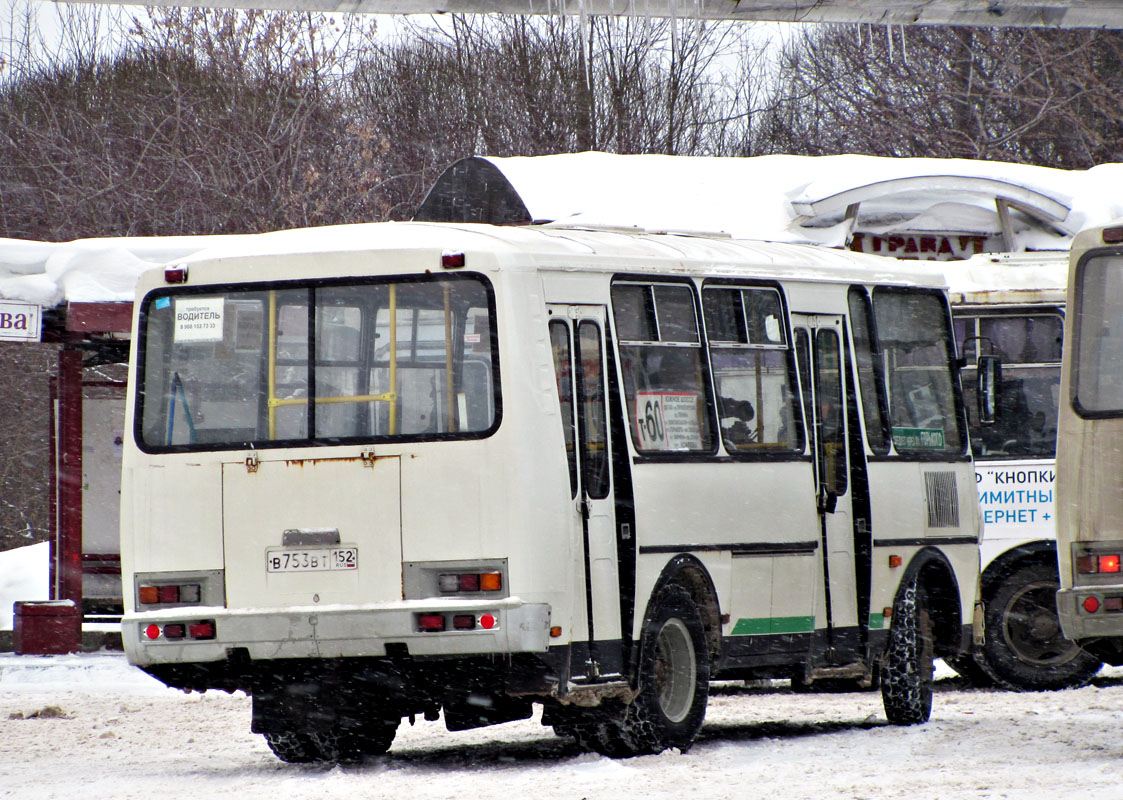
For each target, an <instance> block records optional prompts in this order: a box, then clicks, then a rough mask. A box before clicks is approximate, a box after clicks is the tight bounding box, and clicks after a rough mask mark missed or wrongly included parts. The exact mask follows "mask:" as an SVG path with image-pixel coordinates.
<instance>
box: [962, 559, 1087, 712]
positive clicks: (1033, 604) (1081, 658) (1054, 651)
mask: <svg viewBox="0 0 1123 800" xmlns="http://www.w3.org/2000/svg"><path fill="white" fill-rule="evenodd" d="M1059 586H1060V581H1059V580H1058V579H1057V569H1056V567H1055V566H1054V565H1052V564H1046V563H1040V562H1038V563H1028V564H1023V565H1022V566H1020V567H1018V568H1017V569H1016V570H1014V571H1013V572H1012V573H1011V574H1010V575H1009V576H1008V577H1007V578H1006V579H1005V580H1003V581H1002V583H1001V584H999V585H998V587H997V588H996V589H995V590H994V592H993V593H992V594H991V596H990V598H989V599H988V600H987V602H986V610H985V614H986V617H985V619H986V628H985V630H986V638H985V640H984V642H983V646H982V650H981V652H980V653H979V655H978V661H979V664H980V666H981V667H982V668H983V669H984V670H985V671H986V673H987V674H988V675H990V676H991V678H993V680H994V682H995V683H997V684H998V685H999V686H1001V687H1003V688H1005V689H1013V690H1015V691H1048V690H1053V689H1067V688H1071V687H1074V686H1082V685H1084V684H1086V683H1087V682H1088V681H1090V680H1091V679H1092V676H1094V675H1095V674H1096V673H1097V672H1099V670H1100V667H1101V666H1102V664H1101V662H1100V660H1099V659H1097V658H1096V657H1095V656H1093V655H1091V654H1090V653H1087V652H1085V651H1084V650H1083V649H1081V648H1080V647H1079V646H1077V645H1076V644H1075V643H1074V642H1071V641H1069V640H1068V639H1065V638H1064V634H1063V633H1061V626H1060V620H1059V619H1058V617H1057V603H1056V593H1057V589H1058V588H1059Z"/></svg>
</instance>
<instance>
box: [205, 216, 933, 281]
mask: <svg viewBox="0 0 1123 800" xmlns="http://www.w3.org/2000/svg"><path fill="white" fill-rule="evenodd" d="M402 250H431V251H433V252H434V254H435V256H436V255H438V254H441V253H445V252H463V253H465V254H466V255H467V256H468V263H467V265H466V266H467V267H468V268H469V269H470V268H471V267H472V263H471V254H472V253H481V254H482V253H490V254H492V255H493V256H494V257H495V258H496V259H499V260H500V263H504V264H511V266H512V267H514V268H518V267H517V266H516V264H515V263H514V262H512V261H511V260H510V256H513V255H515V254H520V255H522V256H523V257H525V259H526V260H525V261H523V262H522V263H523V264H525V268H537V269H553V268H557V269H566V270H582V269H589V270H603V269H604V268H605V267H604V266H603V261H604V260H611V261H613V262H615V263H614V264H613V266H612V267H611V268H612V269H614V270H621V271H629V272H639V273H642V272H646V271H648V270H651V271H655V270H658V271H660V272H665V271H667V270H668V269H669V270H671V271H672V272H678V273H682V274H693V273H697V274H702V273H705V274H723V273H728V274H736V275H742V276H745V275H749V276H754V277H757V276H758V277H776V275H777V270H778V269H779V270H782V271H783V274H784V276H785V277H788V278H796V279H800V280H809V281H839V280H842V281H850V282H859V283H874V282H876V283H894V284H902V285H916V286H936V287H941V288H942V287H944V286H945V278H944V273H943V267H944V266H945V265H942V264H938V263H929V262H918V261H902V260H898V259H892V258H886V257H884V256H872V255H863V254H860V253H852V252H849V251H844V250H837V249H832V248H824V247H821V246H816V245H796V244H778V243H773V242H762V241H750V240H736V239H731V238H728V237H723V236H720V235H707V234H697V233H689V232H667V231H664V232H653V231H645V230H642V229H639V228H595V227H570V226H561V225H556V224H552V225H532V226H517V227H498V226H491V225H479V224H466V223H464V224H461V223H430V222H379V223H364V224H358V225H342V226H332V227H323V228H305V229H296V230H287V231H276V232H271V233H263V234H256V235H251V236H238V237H231V239H230V240H228V241H223V242H220V243H218V245H217V246H214V247H210V248H207V249H205V250H201V251H199V252H197V253H194V254H192V255H191V256H189V257H187V258H185V259H183V263H187V264H201V263H206V262H214V261H218V260H221V261H224V262H229V261H231V260H240V259H244V258H258V257H262V256H280V255H314V254H319V253H347V252H354V253H359V252H376V251H383V252H386V251H402ZM435 265H439V261H435Z"/></svg>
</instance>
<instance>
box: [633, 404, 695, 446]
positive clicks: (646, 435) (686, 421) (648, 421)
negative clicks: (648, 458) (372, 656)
mask: <svg viewBox="0 0 1123 800" xmlns="http://www.w3.org/2000/svg"><path fill="white" fill-rule="evenodd" d="M635 420H636V441H637V446H638V448H639V449H640V450H701V449H702V436H701V433H700V431H699V430H698V395H697V394H694V393H692V392H637V393H636V413H635Z"/></svg>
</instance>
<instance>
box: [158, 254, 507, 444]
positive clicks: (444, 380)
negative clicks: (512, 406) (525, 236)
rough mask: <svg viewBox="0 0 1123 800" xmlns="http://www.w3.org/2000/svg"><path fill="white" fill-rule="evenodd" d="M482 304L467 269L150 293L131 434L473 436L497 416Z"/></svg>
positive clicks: (214, 440) (169, 440)
mask: <svg viewBox="0 0 1123 800" xmlns="http://www.w3.org/2000/svg"><path fill="white" fill-rule="evenodd" d="M492 305H493V304H492V301H491V298H490V293H489V291H488V288H487V286H486V284H485V283H484V281H483V280H482V279H480V278H476V277H474V276H470V275H464V276H457V277H456V278H454V279H450V278H448V277H444V276H442V278H441V279H435V278H434V279H424V280H409V281H399V282H362V283H356V282H350V283H330V284H327V285H325V284H324V283H318V284H316V285H315V286H309V285H300V284H283V285H276V286H271V287H268V288H264V289H263V288H261V287H260V285H254V286H246V287H236V288H230V287H227V288H225V289H224V290H220V291H214V292H206V293H199V292H197V291H194V290H192V291H190V292H178V293H177V292H174V291H167V292H158V293H153V294H151V295H149V296H148V297H147V298H146V300H145V305H144V308H143V311H142V320H141V334H140V337H141V347H142V353H141V359H140V374H139V376H138V385H139V386H140V387H141V388H140V396H139V397H138V398H137V401H138V402H137V407H138V413H137V419H138V426H137V428H138V430H137V438H138V441H139V443H140V444H141V446H142V447H144V448H145V449H147V450H161V449H222V448H238V447H250V446H267V445H270V444H274V445H279V444H287V445H293V444H297V445H299V444H313V443H334V442H338V441H353V440H357V441H364V440H378V439H385V438H402V437H409V438H424V437H427V436H433V437H439V438H449V437H459V436H480V435H482V434H484V433H486V432H487V431H489V430H490V429H492V428H493V427H494V425H495V423H496V421H497V409H498V388H497V386H498V381H497V380H496V374H495V372H496V368H497V364H498V360H497V358H496V353H495V347H494V337H493V331H494V324H493V319H494V312H493V309H492ZM310 354H312V355H311V356H310Z"/></svg>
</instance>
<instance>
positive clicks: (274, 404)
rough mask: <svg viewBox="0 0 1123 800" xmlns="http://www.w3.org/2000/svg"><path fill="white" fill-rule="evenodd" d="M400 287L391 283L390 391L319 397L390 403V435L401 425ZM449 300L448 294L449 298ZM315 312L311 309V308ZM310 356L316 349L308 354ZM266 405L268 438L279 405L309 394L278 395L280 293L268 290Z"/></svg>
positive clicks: (273, 431) (297, 402) (303, 401)
mask: <svg viewBox="0 0 1123 800" xmlns="http://www.w3.org/2000/svg"><path fill="white" fill-rule="evenodd" d="M397 290H398V287H397V285H396V284H393V283H392V284H390V355H389V363H390V391H388V392H382V393H381V394H352V395H341V396H339V397H317V398H315V402H316V404H317V405H319V404H320V403H375V402H383V403H389V404H390V435H393V434H394V433H396V432H397V426H398V420H397V416H398V393H397V391H396V390H397V386H398V291H397ZM446 304H447V298H446ZM309 313H312V310H311V309H310V310H309ZM308 356H309V359H312V358H315V357H316V354H315V353H311V352H310V353H309V354H308ZM267 391H268V396H267V397H266V401H265V405H266V408H267V409H268V413H269V438H270V439H275V438H277V409H278V408H282V407H285V406H299V405H307V404H308V398H307V397H284V398H282V397H277V293H276V290H272V289H271V290H270V291H269V385H268V387H267Z"/></svg>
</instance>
